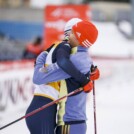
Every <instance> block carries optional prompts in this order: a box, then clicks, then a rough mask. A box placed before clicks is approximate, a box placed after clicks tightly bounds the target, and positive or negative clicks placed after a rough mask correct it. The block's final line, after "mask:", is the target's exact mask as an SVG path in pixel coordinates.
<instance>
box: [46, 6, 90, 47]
mask: <svg viewBox="0 0 134 134" xmlns="http://www.w3.org/2000/svg"><path fill="white" fill-rule="evenodd" d="M44 16H45V29H44V31H45V32H44V48H45V49H47V48H48V47H50V46H51V45H52V44H53V43H55V42H56V41H61V40H63V37H64V33H63V31H64V26H65V24H66V22H67V21H68V20H70V19H71V18H81V19H84V20H89V19H90V7H89V6H88V5H59V6H55V5H54V6H50V5H49V6H46V8H45V11H44Z"/></svg>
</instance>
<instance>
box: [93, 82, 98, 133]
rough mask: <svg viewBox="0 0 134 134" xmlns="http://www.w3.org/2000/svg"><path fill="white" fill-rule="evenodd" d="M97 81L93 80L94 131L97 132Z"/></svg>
mask: <svg viewBox="0 0 134 134" xmlns="http://www.w3.org/2000/svg"><path fill="white" fill-rule="evenodd" d="M95 97H96V96H95V82H94V81H93V109H94V133H95V134H97V122H96V99H95Z"/></svg>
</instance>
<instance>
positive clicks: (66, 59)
mask: <svg viewBox="0 0 134 134" xmlns="http://www.w3.org/2000/svg"><path fill="white" fill-rule="evenodd" d="M70 52H71V48H70V47H69V46H67V45H61V47H60V48H59V49H58V50H57V52H56V60H57V64H58V65H59V67H60V68H61V69H62V70H63V71H64V72H66V73H67V74H68V75H70V76H71V77H72V78H74V79H75V80H76V81H77V82H79V83H80V84H81V85H82V86H84V85H85V84H86V83H88V82H89V79H88V78H87V77H86V76H85V75H84V74H83V73H81V72H80V71H79V70H78V69H77V68H76V67H75V66H74V64H73V63H72V62H71V61H70Z"/></svg>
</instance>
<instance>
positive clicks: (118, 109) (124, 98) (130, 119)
mask: <svg viewBox="0 0 134 134" xmlns="http://www.w3.org/2000/svg"><path fill="white" fill-rule="evenodd" d="M96 25H97V27H98V28H99V33H100V34H99V38H98V41H97V42H96V45H94V46H93V49H92V50H91V54H93V55H98V56H110V57H111V56H112V57H133V56H134V41H130V40H127V39H125V38H124V37H123V35H121V34H120V33H119V32H118V31H117V29H116V26H115V25H114V24H113V23H96ZM95 63H96V64H97V65H98V67H99V68H100V70H101V78H100V80H98V81H96V83H95V89H96V115H97V132H98V133H97V134H134V127H133V124H134V114H133V113H134V98H133V96H134V78H133V76H134V59H128V60H107V59H103V60H97V59H96V60H95ZM29 102H30V100H29ZM27 106H28V103H26V104H25V105H24V107H23V108H21V109H20V110H19V111H15V112H13V110H12V112H10V113H9V112H8V113H5V114H3V116H2V117H1V116H0V118H1V119H0V120H2V122H0V125H5V124H6V123H9V122H11V121H13V120H15V119H17V118H19V117H21V116H23V115H24V113H25V109H26V107H27ZM87 116H88V121H87V126H88V130H87V134H94V118H93V95H92V92H91V93H90V94H89V95H88V98H87ZM18 133H19V134H29V132H28V130H27V128H26V125H25V121H24V120H22V121H19V122H18V123H15V124H14V125H12V126H10V127H8V128H5V129H3V130H1V131H0V134H18Z"/></svg>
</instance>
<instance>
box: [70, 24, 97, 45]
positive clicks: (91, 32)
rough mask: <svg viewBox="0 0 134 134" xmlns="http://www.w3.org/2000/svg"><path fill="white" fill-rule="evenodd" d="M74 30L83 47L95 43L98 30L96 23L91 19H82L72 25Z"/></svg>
mask: <svg viewBox="0 0 134 134" xmlns="http://www.w3.org/2000/svg"><path fill="white" fill-rule="evenodd" d="M72 30H73V32H74V34H75V36H76V38H77V40H78V41H79V43H80V45H81V46H83V47H90V46H91V45H93V44H94V43H95V41H96V39H97V37H98V30H97V28H96V27H95V25H94V24H92V23H91V22H89V21H81V22H78V23H77V24H75V25H74V26H73V27H72Z"/></svg>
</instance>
